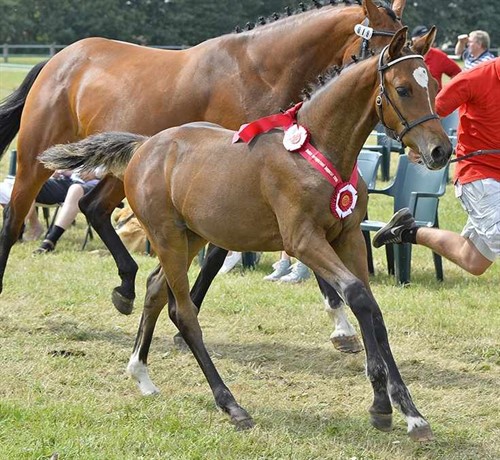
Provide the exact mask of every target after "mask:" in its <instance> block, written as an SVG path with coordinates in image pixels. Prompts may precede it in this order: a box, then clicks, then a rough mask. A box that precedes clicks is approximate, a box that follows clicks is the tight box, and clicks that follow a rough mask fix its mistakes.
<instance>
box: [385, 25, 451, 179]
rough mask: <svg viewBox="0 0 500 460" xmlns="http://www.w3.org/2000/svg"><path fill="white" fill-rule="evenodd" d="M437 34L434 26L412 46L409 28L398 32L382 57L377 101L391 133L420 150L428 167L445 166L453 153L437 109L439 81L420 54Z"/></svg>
mask: <svg viewBox="0 0 500 460" xmlns="http://www.w3.org/2000/svg"><path fill="white" fill-rule="evenodd" d="M435 35H436V29H435V27H433V28H432V29H431V30H430V31H429V33H428V34H427V35H426V36H425V38H423V39H422V40H420V41H418V42H417V43H416V44H414V46H413V48H411V49H410V48H408V46H407V28H406V27H405V28H404V29H401V30H400V31H398V32H397V33H396V35H395V36H394V38H393V39H392V41H391V43H390V44H389V45H388V47H387V48H385V49H384V51H383V52H382V53H381V55H380V58H379V75H380V94H379V96H378V97H377V101H376V104H377V111H378V114H379V117H380V120H381V122H382V123H383V124H384V125H385V127H386V129H387V130H388V132H389V134H390V135H392V137H394V138H396V139H399V140H401V141H402V142H404V143H405V144H406V145H407V146H409V147H410V148H411V149H413V150H415V151H417V152H419V153H420V154H421V156H422V159H423V161H424V163H425V165H426V166H427V167H428V168H429V169H439V168H442V167H443V166H445V165H446V164H447V162H448V160H449V158H450V156H451V154H452V145H451V143H450V140H449V138H448V136H447V135H446V133H445V132H444V130H443V128H442V126H441V123H440V122H439V117H438V116H437V115H436V113H435V110H434V99H435V97H436V93H437V89H438V85H437V82H436V80H434V79H433V78H432V76H431V75H430V73H429V71H428V69H427V67H426V65H425V63H424V61H423V58H422V57H421V56H422V55H424V54H425V53H426V52H427V51H428V50H429V48H430V46H431V44H432V42H433V41H434V37H435ZM415 53H418V54H415Z"/></svg>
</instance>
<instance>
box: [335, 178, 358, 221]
mask: <svg viewBox="0 0 500 460" xmlns="http://www.w3.org/2000/svg"><path fill="white" fill-rule="evenodd" d="M357 201H358V192H357V191H356V189H355V188H354V186H353V185H352V184H351V183H350V182H342V183H341V184H339V185H338V187H336V188H335V190H334V191H333V193H332V198H331V199H330V210H331V212H332V214H333V215H334V216H335V217H336V218H337V219H339V220H342V219H344V218H345V217H347V216H348V215H349V214H351V213H352V212H353V210H354V208H355V206H356V203H357Z"/></svg>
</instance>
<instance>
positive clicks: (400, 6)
mask: <svg viewBox="0 0 500 460" xmlns="http://www.w3.org/2000/svg"><path fill="white" fill-rule="evenodd" d="M405 6H406V0H394V3H393V4H392V11H394V12H395V13H396V16H397V17H398V18H399V19H401V18H402V17H403V10H404V9H405Z"/></svg>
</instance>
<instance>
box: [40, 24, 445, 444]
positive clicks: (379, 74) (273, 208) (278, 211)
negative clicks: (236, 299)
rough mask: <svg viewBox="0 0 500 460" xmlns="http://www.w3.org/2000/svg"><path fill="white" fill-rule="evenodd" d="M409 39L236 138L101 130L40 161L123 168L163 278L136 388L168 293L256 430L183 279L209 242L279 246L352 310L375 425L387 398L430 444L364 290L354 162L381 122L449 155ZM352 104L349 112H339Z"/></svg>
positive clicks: (142, 334)
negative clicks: (213, 352) (215, 358)
mask: <svg viewBox="0 0 500 460" xmlns="http://www.w3.org/2000/svg"><path fill="white" fill-rule="evenodd" d="M406 32H407V30H406V28H404V29H401V30H400V31H398V32H397V33H396V34H395V36H394V38H393V39H392V41H391V43H390V45H389V46H387V47H386V48H385V49H384V51H382V53H381V55H380V56H376V57H372V58H369V59H367V60H364V61H362V62H360V63H358V64H355V65H352V66H350V67H348V68H347V69H345V70H344V71H343V72H342V73H341V74H340V75H339V76H338V77H337V78H334V79H333V80H332V81H330V82H329V83H328V84H327V85H326V86H325V87H324V88H323V89H321V90H318V91H317V92H316V93H315V94H314V96H313V98H312V99H311V100H310V101H308V102H306V103H304V104H303V106H300V105H298V106H296V107H295V108H294V109H293V110H290V111H288V112H287V113H286V114H282V115H275V116H272V117H268V118H265V119H261V120H260V121H259V122H257V123H250V125H248V126H247V127H242V129H240V131H239V132H238V133H236V134H235V133H234V132H233V131H229V130H227V129H224V128H222V127H220V126H217V125H214V124H207V123H192V124H187V125H184V126H181V127H178V128H170V129H168V130H165V131H163V132H161V133H159V134H157V135H155V136H153V137H151V138H149V139H148V138H145V137H143V136H139V135H134V134H127V133H104V134H100V135H95V136H91V137H90V138H88V139H86V140H83V141H80V142H79V143H76V144H70V145H62V146H58V147H54V148H52V149H50V150H48V151H47V152H45V154H43V155H42V157H41V160H42V161H43V162H45V163H46V164H47V165H48V166H49V167H70V166H72V167H76V166H78V167H83V168H84V169H86V168H88V169H92V168H94V167H95V166H96V165H98V164H99V165H101V164H102V165H104V167H105V168H107V169H108V170H109V171H110V172H112V173H114V174H115V175H117V176H118V177H121V175H122V173H123V170H124V168H125V167H126V170H125V174H124V184H125V192H126V196H127V198H128V200H129V203H130V206H131V207H132V209H133V211H134V213H135V214H136V216H137V218H138V219H139V220H140V222H141V223H142V225H143V226H144V228H145V230H146V233H147V235H148V238H149V239H150V241H151V244H152V246H153V248H154V250H155V252H156V254H157V255H158V257H159V260H160V264H161V267H162V269H163V273H164V276H165V278H166V281H167V285H168V286H166V285H165V282H164V279H163V274H161V273H159V272H158V271H157V272H156V273H153V275H152V276H151V277H150V279H149V280H148V287H147V294H146V302H145V307H144V311H143V314H142V317H141V322H140V326H139V331H138V335H137V339H136V343H135V346H134V351H133V354H132V356H131V358H130V361H129V365H128V371H129V373H130V374H131V375H132V377H133V378H134V379H135V380H136V381H137V383H138V385H139V388H140V390H141V391H142V393H144V394H151V393H156V392H158V389H157V387H156V386H155V385H154V384H153V382H152V381H151V379H150V378H149V375H148V371H147V356H148V352H149V348H150V344H151V339H152V335H153V331H154V328H155V324H156V321H157V319H158V316H159V315H160V313H161V311H162V309H163V307H164V306H165V303H166V302H167V298H168V307H169V309H168V310H169V315H170V318H171V320H172V321H173V322H174V324H175V325H176V326H177V327H178V329H179V330H180V332H181V333H182V336H183V338H184V339H185V341H186V343H187V344H188V345H189V347H190V349H191V351H192V352H193V354H194V356H195V358H196V360H197V361H198V363H199V365H200V367H201V369H202V371H203V373H204V374H205V377H206V378H207V380H208V383H209V385H210V387H211V389H212V392H213V395H214V398H215V402H216V404H217V406H218V407H219V408H221V409H222V410H223V411H224V412H225V413H227V414H228V415H229V417H230V419H231V421H232V422H233V423H234V424H235V425H236V426H237V427H238V428H249V427H251V426H253V420H252V418H251V416H250V415H249V414H248V412H247V411H246V410H245V409H243V408H242V407H241V406H240V405H239V404H238V403H237V402H236V400H235V398H234V397H233V395H232V393H231V392H230V390H229V389H228V388H227V386H226V385H225V384H224V382H223V380H222V378H221V377H220V375H219V373H218V372H217V369H216V368H215V366H214V364H213V362H212V360H211V358H210V356H209V354H208V352H207V350H206V348H205V345H204V343H203V337H202V331H201V328H200V325H199V322H198V316H197V315H198V309H197V307H196V305H195V304H194V303H193V302H192V300H191V297H190V293H189V281H188V275H187V272H188V269H189V266H190V264H191V262H192V260H193V258H194V257H195V255H196V254H197V253H198V251H199V250H200V248H201V247H203V245H205V243H206V242H207V241H212V242H214V243H215V244H217V245H218V246H221V247H223V248H232V249H236V250H238V251H257V250H263V251H278V250H282V249H284V250H286V252H287V253H289V254H290V255H292V256H295V257H297V258H298V259H300V260H301V261H302V262H304V263H305V264H307V265H308V266H309V267H311V268H312V269H313V270H314V272H315V273H316V274H317V275H318V276H320V277H321V278H322V279H323V280H324V282H325V283H328V285H329V286H331V287H332V288H334V289H335V291H336V292H338V293H339V295H340V296H341V298H342V299H344V301H345V302H346V304H347V305H349V306H350V308H351V309H352V311H353V313H354V315H355V316H356V318H357V320H358V322H359V326H360V329H361V334H362V338H363V343H364V347H365V350H366V371H367V375H368V378H369V380H370V382H371V384H372V387H373V393H374V400H373V404H372V406H371V408H370V414H371V421H372V424H373V425H374V426H375V427H376V428H379V429H381V430H389V429H390V428H391V424H392V408H391V402H392V404H393V405H394V406H396V407H397V408H398V409H400V410H401V412H402V413H403V415H404V416H405V417H406V421H407V425H408V433H409V435H410V437H411V438H412V439H415V440H419V441H425V440H428V439H431V438H432V431H431V429H430V426H429V424H428V422H427V421H426V420H425V419H424V417H423V416H422V415H421V414H420V412H419V411H418V409H417V408H416V406H415V404H414V403H413V401H412V398H411V396H410V393H409V391H408V389H407V387H406V385H405V384H404V382H403V380H402V378H401V375H400V373H399V370H398V368H397V366H396V363H395V361H394V358H393V356H392V352H391V349H390V346H389V342H388V337H387V332H386V328H385V325H384V321H383V318H382V313H381V311H380V308H379V306H378V304H377V302H376V301H375V299H374V297H373V294H372V292H371V290H370V287H369V284H368V268H367V262H366V248H365V243H364V239H363V236H362V232H361V230H360V222H361V220H362V219H363V217H364V216H365V213H366V204H367V191H366V186H365V184H364V183H363V182H362V181H361V180H359V181H358V179H357V167H356V157H357V154H358V152H359V150H360V148H361V146H362V145H363V143H364V141H365V140H366V138H367V136H368V134H369V133H370V131H371V130H372V129H373V128H374V127H375V124H376V123H377V121H378V118H380V119H381V121H382V122H383V123H384V124H385V126H386V128H387V129H388V130H391V131H393V132H394V133H397V135H398V137H400V138H402V140H403V141H404V142H405V144H406V145H408V146H410V147H411V148H413V149H414V150H416V151H418V152H420V153H421V155H422V157H423V159H424V162H425V165H426V166H427V167H428V168H429V169H438V168H442V167H444V166H445V165H446V164H447V162H448V160H449V157H450V155H451V153H452V146H451V144H450V141H449V139H448V136H447V135H446V133H445V132H444V131H443V129H442V127H441V124H440V123H439V120H438V117H437V115H436V114H435V112H434V105H433V101H434V97H435V95H436V91H437V84H436V82H435V80H433V79H432V78H430V77H429V73H428V70H427V68H426V66H425V64H424V62H423V58H422V56H421V55H415V54H413V51H411V50H410V49H408V48H406V47H405V43H406V41H407V33H406ZM434 37H435V29H434V28H433V29H432V31H431V33H430V34H429V35H428V36H427V37H426V39H425V43H424V44H423V46H422V48H421V49H418V51H419V52H421V53H422V54H424V53H425V52H426V51H427V49H428V48H429V46H430V45H431V43H432V41H433V40H434ZM346 106H349V108H350V110H349V111H348V112H347V111H343V110H340V109H339V108H342V107H346ZM280 128H283V129H285V135H283V132H282V130H281V129H280ZM238 140H243V141H245V142H236V143H235V141H238ZM127 164H128V167H127ZM313 166H314V167H313ZM335 181H336V182H335ZM221 184H225V186H224V187H223V186H221ZM332 184H333V187H332ZM332 192H333V194H332ZM214 204H216V205H217V212H213V210H212V207H213V205H214ZM330 211H331V212H330Z"/></svg>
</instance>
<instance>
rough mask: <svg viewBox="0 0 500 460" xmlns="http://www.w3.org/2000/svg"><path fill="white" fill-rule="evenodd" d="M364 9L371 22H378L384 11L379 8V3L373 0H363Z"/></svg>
mask: <svg viewBox="0 0 500 460" xmlns="http://www.w3.org/2000/svg"><path fill="white" fill-rule="evenodd" d="M363 10H364V12H365V15H366V17H367V18H368V19H369V20H370V24H377V22H378V20H379V18H380V17H381V16H382V13H381V12H380V11H379V10H378V8H377V5H375V3H373V0H363Z"/></svg>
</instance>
